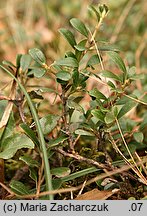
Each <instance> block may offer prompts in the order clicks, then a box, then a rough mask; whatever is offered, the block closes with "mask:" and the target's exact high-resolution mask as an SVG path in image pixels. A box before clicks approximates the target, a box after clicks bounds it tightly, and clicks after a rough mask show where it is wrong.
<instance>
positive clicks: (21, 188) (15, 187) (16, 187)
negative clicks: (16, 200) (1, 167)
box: [10, 180, 30, 195]
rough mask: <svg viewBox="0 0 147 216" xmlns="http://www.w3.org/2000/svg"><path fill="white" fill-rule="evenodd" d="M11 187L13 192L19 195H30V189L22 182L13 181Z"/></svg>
mask: <svg viewBox="0 0 147 216" xmlns="http://www.w3.org/2000/svg"><path fill="white" fill-rule="evenodd" d="M10 187H11V189H12V191H13V192H14V193H16V194H18V195H27V194H29V193H30V192H29V189H28V188H27V187H26V186H25V185H24V184H23V183H22V182H20V181H16V180H12V181H11V182H10Z"/></svg>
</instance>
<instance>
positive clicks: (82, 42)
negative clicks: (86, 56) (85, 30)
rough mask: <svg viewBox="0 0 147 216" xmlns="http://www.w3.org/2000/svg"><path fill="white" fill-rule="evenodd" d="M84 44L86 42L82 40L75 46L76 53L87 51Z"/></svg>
mask: <svg viewBox="0 0 147 216" xmlns="http://www.w3.org/2000/svg"><path fill="white" fill-rule="evenodd" d="M86 42H87V40H85V39H84V40H82V41H80V42H79V43H78V44H77V45H75V46H74V47H75V48H76V49H77V50H78V51H80V52H82V51H84V50H86V49H87V48H86V47H85V45H86Z"/></svg>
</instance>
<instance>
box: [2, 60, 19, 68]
mask: <svg viewBox="0 0 147 216" xmlns="http://www.w3.org/2000/svg"><path fill="white" fill-rule="evenodd" d="M2 63H3V64H4V65H7V66H9V67H16V66H15V65H14V64H13V63H12V62H10V61H2Z"/></svg>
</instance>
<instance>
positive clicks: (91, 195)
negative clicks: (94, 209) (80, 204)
mask: <svg viewBox="0 0 147 216" xmlns="http://www.w3.org/2000/svg"><path fill="white" fill-rule="evenodd" d="M118 191H119V189H115V190H112V191H110V190H109V191H108V190H107V191H100V190H98V189H93V190H91V191H89V192H86V193H84V194H81V195H79V196H78V197H76V198H75V200H106V199H107V198H109V197H110V196H112V195H113V194H114V193H117V192H118Z"/></svg>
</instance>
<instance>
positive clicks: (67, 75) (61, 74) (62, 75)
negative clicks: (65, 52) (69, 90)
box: [56, 71, 71, 81]
mask: <svg viewBox="0 0 147 216" xmlns="http://www.w3.org/2000/svg"><path fill="white" fill-rule="evenodd" d="M56 77H57V78H58V79H60V80H63V81H68V80H70V79H71V74H70V73H69V72H67V71H59V72H58V73H56Z"/></svg>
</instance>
